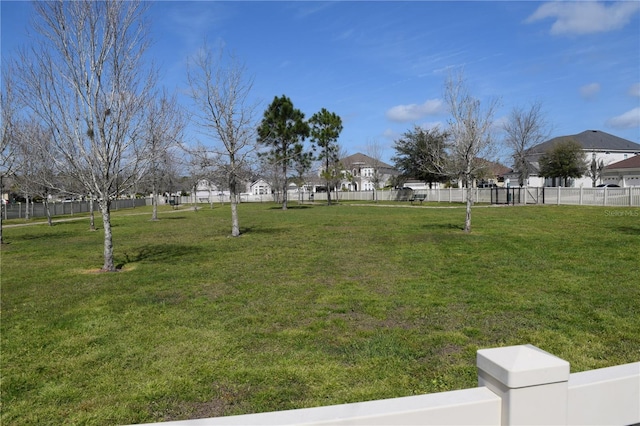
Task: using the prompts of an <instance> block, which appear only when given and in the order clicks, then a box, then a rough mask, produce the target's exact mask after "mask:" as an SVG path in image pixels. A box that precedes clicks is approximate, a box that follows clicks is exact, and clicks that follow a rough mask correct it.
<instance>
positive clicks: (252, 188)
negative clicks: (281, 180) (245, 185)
mask: <svg viewBox="0 0 640 426" xmlns="http://www.w3.org/2000/svg"><path fill="white" fill-rule="evenodd" d="M249 193H250V194H253V195H267V194H271V185H270V184H269V182H267V181H266V180H264V179H262V178H260V179H258V180H256V181H254V182H251V183H250V184H249Z"/></svg>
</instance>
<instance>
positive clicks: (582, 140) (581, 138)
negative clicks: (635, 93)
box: [504, 130, 640, 187]
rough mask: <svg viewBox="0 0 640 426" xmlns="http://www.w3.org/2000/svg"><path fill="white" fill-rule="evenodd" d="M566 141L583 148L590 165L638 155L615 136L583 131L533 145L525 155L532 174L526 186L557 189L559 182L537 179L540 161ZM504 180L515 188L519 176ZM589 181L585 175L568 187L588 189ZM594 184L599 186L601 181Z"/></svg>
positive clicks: (636, 148)
mask: <svg viewBox="0 0 640 426" xmlns="http://www.w3.org/2000/svg"><path fill="white" fill-rule="evenodd" d="M567 140H573V141H576V142H577V143H579V144H580V145H581V146H582V150H583V151H584V155H585V160H587V161H588V162H589V163H591V161H592V159H595V160H596V162H598V163H599V162H600V161H602V162H603V163H604V165H605V166H607V165H609V164H613V163H616V162H619V161H622V160H626V159H628V158H631V157H633V156H635V155H638V154H640V144H637V143H635V142H631V141H630V140H627V139H623V138H620V137H618V136H614V135H611V134H609V133H606V132H602V131H600V130H585V131H584V132H582V133H578V134H576V135H568V136H558V137H555V138H553V139H550V140H548V141H546V142H543V143H541V144H539V145H536V146H534V147H532V148H530V149H529V151H528V152H527V160H528V161H529V164H530V165H531V172H530V176H529V179H528V182H526V183H525V184H526V186H538V187H542V186H558V185H559V184H560V183H559V182H558V181H559V179H557V180H556V182H554V179H552V178H546V179H545V178H543V177H541V176H540V157H542V155H543V154H544V153H546V152H547V151H548V150H550V149H551V148H552V147H553V146H554V145H556V144H557V143H559V142H564V141H567ZM504 177H505V179H509V180H510V181H511V185H512V186H513V185H514V184H516V185H517V182H518V173H517V171H512V172H510V173H507V174H505V175H504ZM592 183H593V182H592V180H591V177H590V176H589V174H588V173H587V174H585V175H584V176H582V177H581V178H577V179H571V180H570V182H569V186H572V187H591V186H592ZM597 183H602V182H601V181H599V182H597Z"/></svg>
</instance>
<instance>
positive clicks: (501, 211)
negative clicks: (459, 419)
mask: <svg viewBox="0 0 640 426" xmlns="http://www.w3.org/2000/svg"><path fill="white" fill-rule="evenodd" d="M405 205H406V203H405ZM441 206H447V207H448V206H450V205H449V204H442V205H441ZM141 212H145V213H147V214H144V215H131V213H141ZM638 213H640V212H639V211H638V209H637V208H636V209H634V208H626V209H614V208H597V207H571V206H539V207H538V206H528V207H499V208H493V207H490V208H482V207H479V208H476V209H474V213H473V232H472V234H471V235H465V234H464V233H463V232H462V231H461V227H462V225H463V223H464V209H463V208H461V207H460V208H448V209H429V208H393V207H390V206H386V207H384V206H376V207H373V206H364V205H347V203H343V204H342V205H339V206H332V207H327V206H321V205H315V206H295V205H294V206H293V208H291V209H289V210H288V211H286V212H283V211H281V210H280V209H279V208H278V207H277V206H275V205H273V204H242V205H241V206H240V216H241V217H240V225H241V229H242V232H243V235H242V236H241V237H240V238H235V239H234V238H230V237H229V236H228V235H229V234H230V230H231V226H230V213H229V206H228V205H227V206H223V207H219V206H217V205H216V208H214V209H213V210H211V209H209V208H208V207H205V208H203V209H201V210H199V211H197V212H193V211H187V210H184V211H173V210H170V209H168V210H166V211H164V212H163V213H161V215H160V219H161V220H160V221H157V222H152V221H150V220H149V219H150V216H151V213H150V211H149V210H144V209H135V210H128V211H125V210H121V211H118V212H116V213H115V214H114V217H113V225H114V227H113V232H114V241H115V253H116V263H119V264H121V265H122V268H123V269H122V271H121V272H119V273H113V274H104V273H96V272H95V270H96V269H97V268H99V267H100V266H101V265H102V233H101V232H99V231H98V232H89V231H88V230H87V229H88V222H87V221H86V220H81V221H75V222H64V223H59V224H56V225H55V226H53V227H48V226H44V225H39V226H28V227H16V228H5V229H4V238H5V240H6V241H7V242H8V243H9V244H7V245H5V246H3V247H2V249H1V285H2V287H1V296H2V318H1V323H0V327H1V329H0V331H1V338H2V346H1V351H2V354H1V355H2V356H1V358H0V363H1V364H0V367H1V372H2V382H1V385H2V394H1V398H2V405H1V407H0V408H1V411H2V414H1V418H0V420H1V423H2V424H62V423H64V424H100V425H103V424H127V423H139V422H151V421H162V420H177V419H185V418H197V417H210V416H220V415H232V414H244V413H252V412H262V411H272V410H284V409H292V408H301V407H312V406H319V405H329V404H337V403H345V402H356V401H364V400H371V399H378V398H391V397H398V396H407V395H414V394H421V393H430V392H439V391H445V390H453V389H461V388H466V387H473V386H476V384H477V376H476V374H477V372H476V367H475V356H476V350H478V349H480V348H488V347H496V346H503V345H515V344H525V343H531V344H533V345H536V346H538V347H540V348H542V349H544V350H546V351H549V352H551V353H553V354H555V355H557V356H559V357H561V358H563V359H566V360H567V361H569V362H570V363H571V370H572V372H577V371H583V370H588V369H594V368H600V367H606V366H611V365H616V364H622V363H628V362H635V361H638V360H640V302H639V301H640V284H639V282H638V277H639V276H640V260H639V252H638V248H639V247H640V244H639V242H640V239H639V237H640V217H639V216H638ZM98 219H99V218H98V217H96V220H98ZM8 223H10V222H8ZM5 224H7V222H5ZM96 224H97V225H98V226H100V222H97V223H96Z"/></svg>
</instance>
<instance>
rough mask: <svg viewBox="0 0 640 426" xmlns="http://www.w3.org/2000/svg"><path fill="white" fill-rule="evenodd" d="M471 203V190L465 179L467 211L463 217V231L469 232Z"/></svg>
mask: <svg viewBox="0 0 640 426" xmlns="http://www.w3.org/2000/svg"><path fill="white" fill-rule="evenodd" d="M472 205H473V191H472V188H471V187H470V185H469V181H467V213H466V216H465V219H464V232H466V233H467V234H468V233H470V232H471V206H472Z"/></svg>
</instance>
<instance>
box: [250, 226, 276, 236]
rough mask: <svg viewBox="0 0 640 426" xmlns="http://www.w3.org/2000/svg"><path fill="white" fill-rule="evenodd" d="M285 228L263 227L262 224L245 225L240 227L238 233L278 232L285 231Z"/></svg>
mask: <svg viewBox="0 0 640 426" xmlns="http://www.w3.org/2000/svg"><path fill="white" fill-rule="evenodd" d="M285 231H286V230H285V229H282V228H265V227H264V226H261V227H257V226H247V227H245V228H240V235H241V236H242V235H243V234H280V233H282V232H285Z"/></svg>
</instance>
